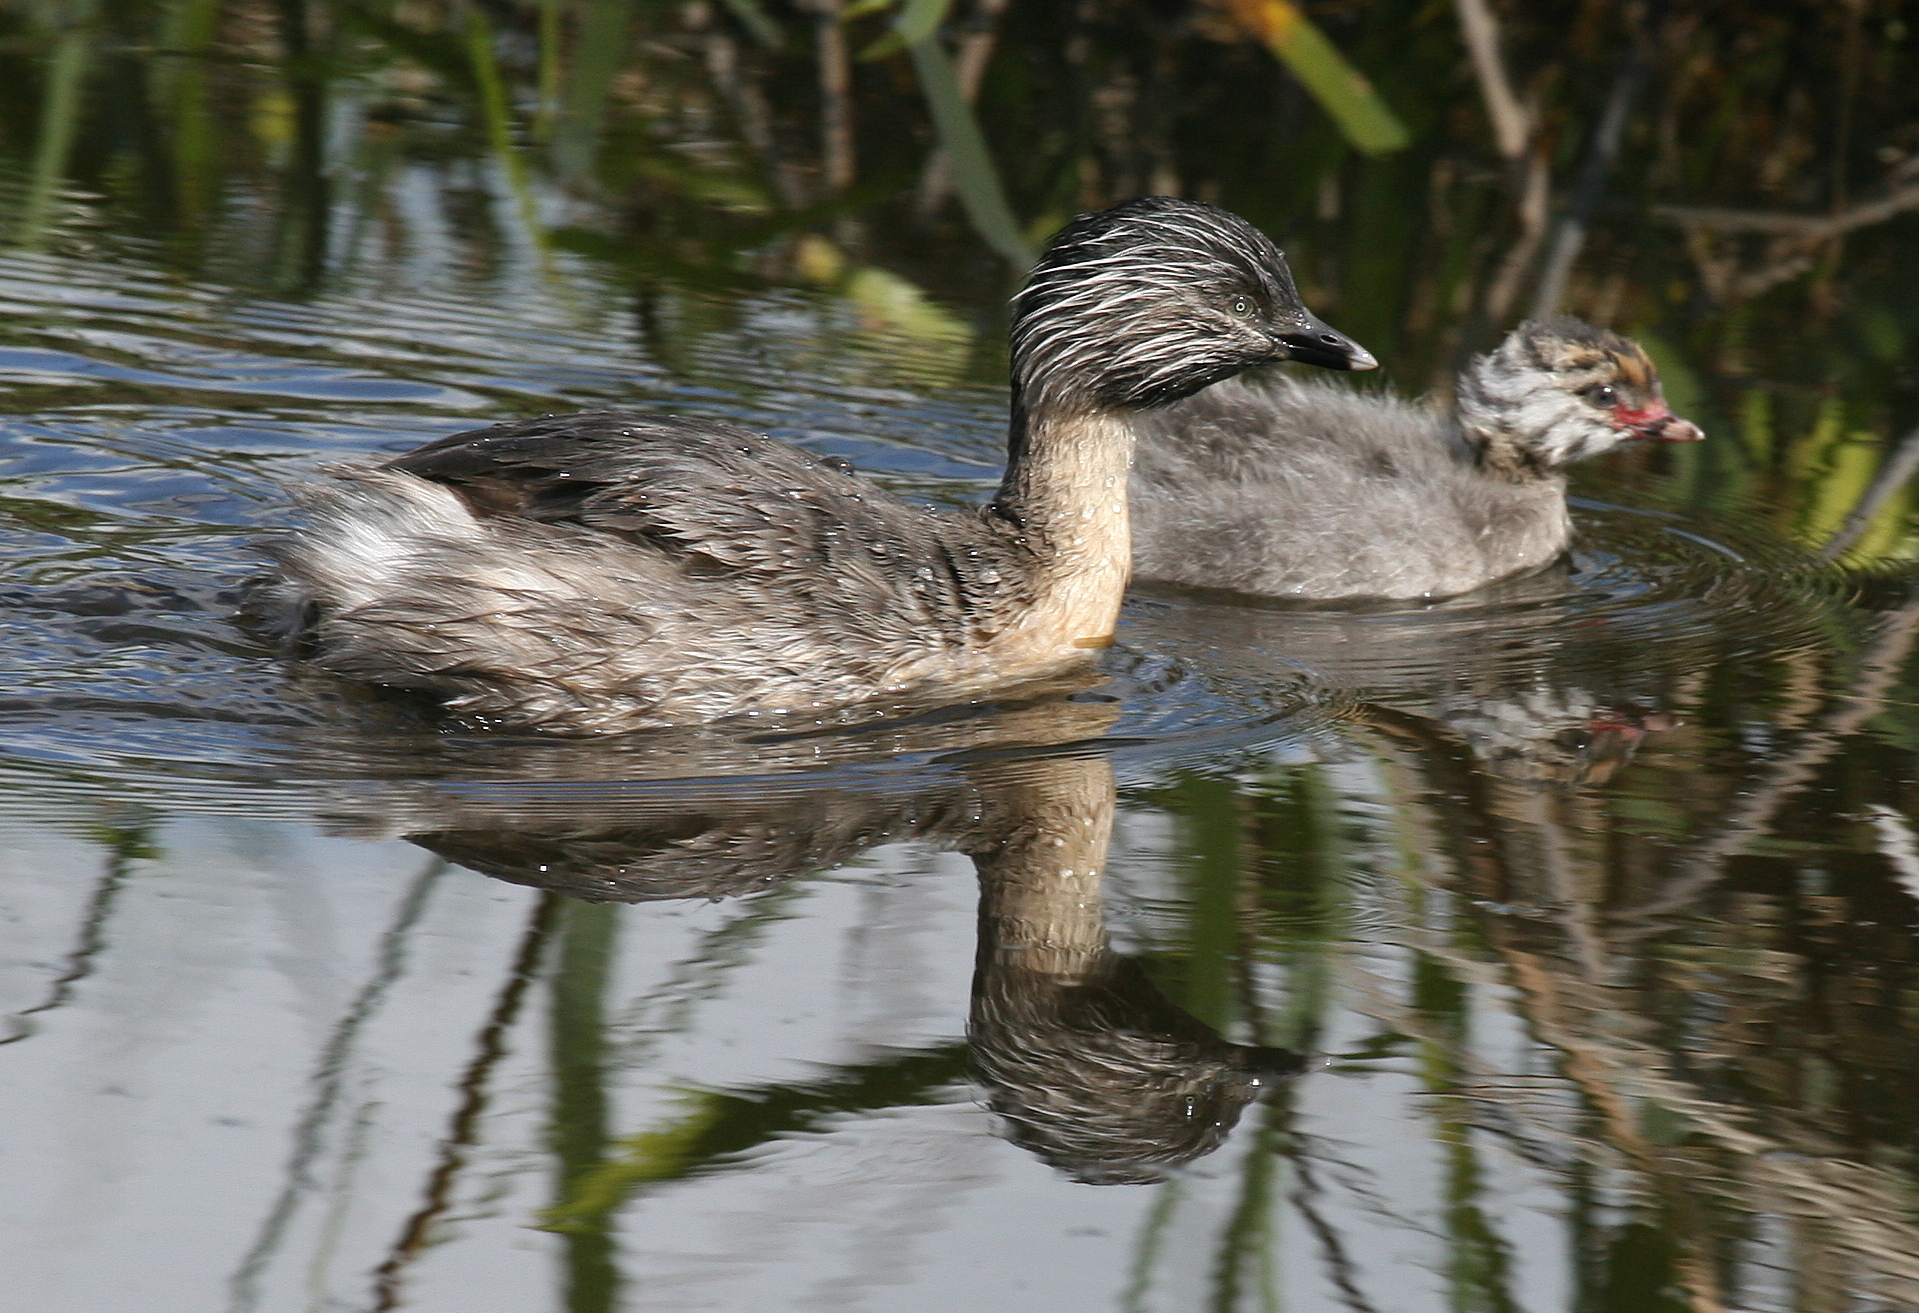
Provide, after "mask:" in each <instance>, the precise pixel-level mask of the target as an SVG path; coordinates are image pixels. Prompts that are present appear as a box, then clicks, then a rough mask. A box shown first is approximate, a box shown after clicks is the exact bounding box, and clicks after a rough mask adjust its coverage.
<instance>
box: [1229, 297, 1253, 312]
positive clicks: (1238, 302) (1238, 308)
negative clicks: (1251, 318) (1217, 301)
mask: <svg viewBox="0 0 1919 1313" xmlns="http://www.w3.org/2000/svg"><path fill="white" fill-rule="evenodd" d="M1233 313H1234V314H1236V315H1242V316H1243V315H1250V314H1251V313H1253V303H1252V302H1251V301H1248V300H1247V299H1246V298H1245V297H1243V296H1236V297H1234V298H1233Z"/></svg>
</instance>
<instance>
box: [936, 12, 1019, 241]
mask: <svg viewBox="0 0 1919 1313" xmlns="http://www.w3.org/2000/svg"><path fill="white" fill-rule="evenodd" d="M907 49H908V50H909V51H911V52H912V55H913V68H914V69H915V71H917V72H918V74H919V80H920V89H921V90H922V91H923V92H924V93H925V94H926V104H927V108H928V109H930V110H931V111H932V113H933V127H934V129H935V130H936V131H937V132H938V133H939V141H940V146H941V147H942V148H943V149H944V150H945V151H946V154H947V157H948V158H949V159H951V160H952V162H953V185H954V187H955V188H956V189H957V190H958V191H959V195H960V203H961V204H962V205H964V206H965V207H966V216H967V218H969V219H971V220H972V221H973V228H974V230H975V231H976V232H978V233H979V235H980V236H981V237H983V238H985V239H986V242H987V244H988V245H989V246H991V247H992V248H993V249H994V250H996V251H998V252H999V253H1000V254H1001V255H1003V256H1005V257H1006V258H1007V259H1008V260H1010V261H1012V262H1013V263H1014V264H1016V265H1019V266H1021V267H1022V268H1023V267H1025V266H1026V265H1029V264H1031V263H1032V262H1033V251H1032V248H1031V247H1029V246H1028V245H1027V244H1026V237H1025V235H1024V234H1022V233H1021V232H1020V227H1019V221H1018V220H1017V219H1015V218H1014V217H1013V209H1012V207H1011V206H1010V205H1008V204H1007V203H1006V192H1005V190H1004V189H1003V188H1002V187H1001V186H1000V180H999V171H998V170H997V169H995V168H994V167H993V157H992V156H991V155H990V154H988V153H987V149H986V138H985V137H984V136H982V135H981V134H980V130H979V120H978V119H976V118H975V117H974V115H973V107H972V106H970V105H968V104H967V103H966V97H965V96H963V95H961V94H960V87H959V79H958V78H956V77H955V76H954V75H953V61H952V60H950V59H948V58H947V56H946V47H945V46H943V45H941V44H940V40H939V37H937V36H930V37H928V38H927V39H926V40H924V41H919V42H916V43H914V44H913V45H910V46H908V47H907Z"/></svg>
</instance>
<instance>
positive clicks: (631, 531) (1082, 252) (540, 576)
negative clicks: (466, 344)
mask: <svg viewBox="0 0 1919 1313" xmlns="http://www.w3.org/2000/svg"><path fill="white" fill-rule="evenodd" d="M1011 348H1012V391H1013V395H1012V403H1013V404H1012V422H1011V428H1010V432H1009V434H1008V461H1007V466H1006V473H1005V477H1004V480H1003V482H1002V483H1001V485H1000V489H999V492H998V495H997V496H996V497H995V498H994V499H993V500H992V501H991V502H990V503H989V504H987V505H986V506H984V507H982V508H980V509H979V510H977V511H966V512H960V511H951V510H940V509H934V508H930V507H926V506H919V505H914V504H911V503H908V502H905V501H902V500H900V499H899V498H897V497H895V496H893V495H892V494H890V493H888V492H886V491H885V490H884V489H882V488H880V487H878V486H876V485H875V484H873V483H870V482H868V481H867V480H865V479H862V478H859V477H857V476H856V475H854V474H853V473H851V472H850V471H849V470H848V469H847V468H845V466H844V463H843V462H836V461H834V460H832V459H830V458H824V457H820V456H817V455H815V454H813V453H811V452H807V451H803V450H800V449H798V448H795V447H791V446H788V445H786V444H784V443H780V442H775V441H773V440H771V439H769V438H765V437H762V436H761V435H759V434H757V433H753V432H750V431H748V430H746V429H743V428H738V427H736V426H734V425H731V424H724V423H718V422H714V421H711V420H701V419H687V418H680V417H676V416H668V415H640V414H626V413H620V412H610V411H608V412H588V413H585V414H578V415H567V416H562V417H555V418H546V419H538V420H532V421H529V422H525V423H514V424H502V425H497V426H495V427H493V428H489V429H482V430H479V431H477V432H473V433H463V434H458V435H455V436H453V437H449V438H445V439H442V440H441V441H438V442H433V443H429V444H428V445H426V446H424V447H421V448H420V449H418V450H417V451H414V452H412V453H410V454H408V455H405V456H401V457H400V458H398V459H397V460H392V461H388V462H387V463H385V464H384V465H379V466H371V467H366V466H361V467H336V468H333V469H331V470H328V471H327V473H329V474H330V475H331V476H332V477H331V478H330V479H329V480H328V481H326V482H324V483H319V484H315V485H311V486H308V487H306V488H303V489H301V490H299V491H298V492H297V493H296V497H297V500H298V501H299V503H300V504H301V505H302V506H303V507H304V509H305V512H306V519H307V523H306V524H305V526H304V527H302V528H299V529H298V530H296V531H293V532H291V533H290V534H288V535H287V536H286V537H285V538H283V539H282V540H280V541H279V542H277V543H275V544H273V545H271V546H270V548H269V550H270V551H271V552H272V553H273V555H274V556H275V557H276V559H277V561H278V563H279V571H278V576H277V579H276V580H274V581H273V582H272V583H270V584H269V585H268V586H267V588H266V590H265V592H264V594H263V598H264V599H265V601H266V604H267V607H268V608H269V609H271V610H273V611H276V612H277V613H278V614H279V615H281V616H283V617H293V618H294V619H295V627H296V628H297V629H298V630H299V631H300V633H301V635H302V640H303V641H302V648H303V650H304V652H305V653H306V655H308V656H309V657H310V659H311V660H312V661H313V662H314V663H315V664H317V665H319V666H320V667H322V668H324V669H326V670H329V671H332V672H334V673H336V674H339V675H343V676H347V677H349V678H352V679H356V680H362V681H365V682H368V683H371V684H376V685H382V686H386V687H390V688H397V689H409V690H416V691H420V692H424V693H427V694H431V695H433V696H434V697H436V698H438V699H439V700H440V701H441V702H442V703H443V704H444V705H445V707H446V709H447V711H448V712H449V713H450V714H451V715H452V716H453V717H454V718H455V719H456V721H457V722H459V723H462V724H464V725H467V726H470V727H509V728H523V729H542V730H555V731H566V732H592V731H624V730H635V729H643V728H646V727H649V726H657V725H666V724H683V723H687V722H693V721H705V720H715V719H720V718H726V717H735V716H741V715H753V714H761V713H785V712H812V711H822V710H826V709H829V708H835V707H842V706H846V705H849V704H854V703H859V702H865V701H868V700H872V699H893V698H910V699H917V698H920V697H924V696H938V697H940V698H943V699H958V698H964V697H969V696H973V695H976V694H978V693H981V692H984V691H988V690H991V689H993V688H996V687H1004V686H1008V685H1011V684H1015V683H1020V682H1025V681H1028V680H1032V679H1041V678H1047V677H1050V676H1052V675H1055V674H1067V673H1070V672H1071V670H1072V669H1073V668H1074V667H1076V666H1081V665H1085V664H1087V663H1089V662H1090V661H1091V659H1092V656H1093V650H1094V649H1097V648H1099V647H1102V646H1105V645H1106V644H1107V643H1108V642H1109V641H1110V638H1111V635H1112V632H1113V625H1114V621H1115V619H1116V617H1117V614H1118V610H1119V604H1120V599H1121V596H1122V594H1123V593H1124V592H1125V588H1126V581H1127V576H1128V571H1129V563H1130V550H1129V532H1128V515H1127V498H1126V479H1127V470H1128V467H1129V465H1130V463H1131V459H1132V453H1133V426H1134V424H1135V422H1136V421H1137V419H1138V417H1139V416H1140V415H1142V414H1144V413H1147V412H1149V411H1150V410H1151V409H1152V408H1153V407H1156V406H1163V405H1165V404H1167V403H1169V402H1172V401H1175V400H1178V399H1179V398H1181V397H1185V396H1188V395H1190V394H1192V393H1194V392H1197V391H1198V390H1199V389H1201V388H1204V387H1206V386H1208V385H1210V384H1213V383H1217V382H1219V381H1220V380H1222V379H1226V378H1230V377H1231V376H1232V375H1234V374H1237V373H1239V372H1240V371H1241V370H1245V369H1250V368H1252V367H1254V366H1257V365H1264V364H1269V363H1271V362H1274V361H1278V360H1288V359H1292V360H1302V361H1307V362H1309V363H1313V364H1319V365H1325V366H1328V367H1330V368H1336V369H1364V368H1371V367H1372V364H1373V361H1372V358H1371V357H1370V356H1369V355H1367V354H1366V352H1365V351H1364V350H1363V349H1361V348H1360V347H1359V346H1357V345H1356V344H1355V343H1353V342H1352V341H1351V340H1349V339H1348V338H1346V337H1344V336H1342V335H1340V334H1338V333H1336V332H1334V331H1333V330H1332V329H1330V328H1328V327H1326V326H1325V325H1324V324H1322V323H1320V322H1319V321H1318V320H1317V319H1315V318H1314V317H1313V316H1312V315H1311V314H1310V313H1308V312H1307V310H1306V308H1305V306H1303V305H1302V304H1301V303H1300V299H1299V294H1298V291H1297V290H1296V289H1295V287H1294V285H1293V280H1292V275H1291V274H1290V272H1289V271H1288V270H1287V268H1286V261H1285V258H1284V256H1282V255H1281V254H1280V251H1279V248H1278V247H1276V246H1275V245H1274V244H1273V243H1272V242H1271V241H1270V240H1268V239H1267V238H1266V237H1265V236H1264V235H1262V234H1261V233H1259V232H1258V231H1257V230H1255V229H1254V228H1253V227H1251V226H1250V225H1249V224H1247V223H1246V222H1245V221H1244V220H1241V219H1239V218H1237V217H1236V216H1234V215H1232V214H1229V213H1227V212H1226V211H1224V210H1220V209H1217V208H1215V207H1213V206H1209V205H1201V204H1196V203H1194V202H1191V201H1183V200H1175V199H1170V198H1166V197H1150V198H1146V199H1143V200H1136V201H1129V202H1126V203H1124V204H1121V205H1116V206H1114V207H1112V208H1111V209H1107V210H1102V211H1100V212H1098V213H1095V214H1090V215H1085V216H1082V217H1081V218H1079V219H1076V220H1075V221H1073V222H1072V223H1071V224H1069V225H1067V227H1066V228H1065V229H1064V230H1063V231H1061V232H1060V234H1059V235H1058V236H1057V237H1055V238H1054V239H1053V241H1052V242H1051V243H1050V244H1049V245H1048V247H1047V249H1046V251H1045V253H1044V254H1043V255H1042V256H1041V257H1040V260H1039V263H1038V265H1037V266H1036V267H1035V269H1034V270H1033V273H1032V275H1031V277H1030V278H1029V279H1028V280H1027V283H1026V286H1025V287H1024V288H1023V289H1022V290H1021V291H1020V292H1019V293H1018V294H1017V295H1016V296H1015V297H1014V298H1013V322H1012V333H1011Z"/></svg>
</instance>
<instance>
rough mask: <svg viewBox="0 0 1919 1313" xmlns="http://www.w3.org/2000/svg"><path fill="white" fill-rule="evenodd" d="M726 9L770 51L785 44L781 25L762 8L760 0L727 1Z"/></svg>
mask: <svg viewBox="0 0 1919 1313" xmlns="http://www.w3.org/2000/svg"><path fill="white" fill-rule="evenodd" d="M726 8H727V11H728V12H729V13H731V14H732V15H733V17H735V18H737V19H739V20H740V26H741V27H744V28H745V29H746V30H747V31H749V32H751V33H752V34H753V39H754V40H755V41H758V42H759V43H760V44H761V45H763V46H765V47H766V48H767V49H768V50H778V49H779V48H780V46H781V45H782V44H783V43H782V42H781V40H780V29H779V25H778V24H777V23H775V22H774V21H773V19H772V18H771V17H770V16H769V15H768V14H767V12H766V10H764V9H762V8H761V7H760V0H726Z"/></svg>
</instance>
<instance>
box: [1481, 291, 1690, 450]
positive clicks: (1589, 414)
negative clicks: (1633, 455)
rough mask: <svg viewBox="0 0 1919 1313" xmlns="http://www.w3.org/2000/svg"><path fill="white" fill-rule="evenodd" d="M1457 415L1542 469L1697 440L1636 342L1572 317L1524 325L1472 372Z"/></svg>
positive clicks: (1650, 362) (1484, 358)
mask: <svg viewBox="0 0 1919 1313" xmlns="http://www.w3.org/2000/svg"><path fill="white" fill-rule="evenodd" d="M1460 413H1461V417H1462V418H1464V419H1466V420H1468V421H1469V422H1470V423H1472V424H1474V425H1475V426H1477V427H1478V428H1480V429H1481V430H1482V431H1486V432H1497V433H1503V434H1506V435H1508V436H1509V437H1510V439H1511V441H1512V442H1513V443H1514V445H1515V446H1517V447H1518V448H1520V449H1521V450H1523V451H1526V452H1529V453H1531V455H1532V456H1533V457H1534V458H1535V459H1536V460H1537V461H1539V462H1540V463H1541V464H1544V465H1546V466H1549V467H1557V466H1561V465H1566V464H1569V463H1571V462H1573V461H1577V460H1584V459H1586V458H1588V457H1591V456H1596V455H1599V454H1600V453H1601V452H1604V451H1607V450H1609V449H1610V448H1612V447H1615V446H1617V445H1618V444H1619V443H1621V442H1627V441H1632V440H1635V439H1651V440H1656V441H1663V442H1694V441H1697V440H1699V439H1700V438H1701V437H1703V436H1704V434H1702V433H1701V432H1700V431H1699V427H1698V426H1697V425H1696V424H1693V423H1692V422H1691V421H1690V420H1685V419H1681V418H1680V417H1679V416H1677V415H1675V414H1673V413H1672V410H1671V409H1670V408H1669V407H1668V406H1667V404H1666V398H1665V395H1664V394H1663V393H1662V392H1661V390H1660V387H1659V374H1658V371H1657V370H1656V369H1654V368H1653V363H1652V361H1651V360H1650V359H1648V358H1647V356H1646V353H1645V351H1644V350H1643V349H1642V348H1641V347H1640V346H1639V344H1638V343H1637V342H1634V341H1632V340H1631V339H1629V338H1625V337H1621V336H1620V335H1619V334H1617V333H1612V332H1607V331H1605V330H1603V329H1597V328H1594V327H1592V326H1591V325H1589V324H1585V323H1581V322H1580V321H1578V320H1576V319H1554V320H1548V321H1546V322H1544V323H1526V324H1522V325H1520V326H1519V328H1517V329H1515V330H1514V331H1513V333H1512V334H1511V335H1510V336H1508V337H1507V339H1506V341H1505V342H1503V343H1501V345H1500V347H1499V349H1498V350H1497V351H1494V352H1493V353H1492V354H1491V355H1488V356H1484V357H1482V358H1481V359H1480V360H1479V361H1477V362H1476V363H1475V365H1474V367H1473V370H1472V372H1471V373H1470V375H1469V376H1468V377H1467V379H1466V380H1465V382H1464V386H1462V389H1461V393H1460Z"/></svg>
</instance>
